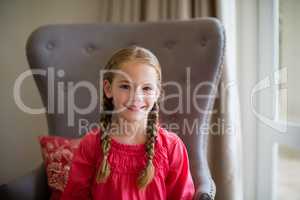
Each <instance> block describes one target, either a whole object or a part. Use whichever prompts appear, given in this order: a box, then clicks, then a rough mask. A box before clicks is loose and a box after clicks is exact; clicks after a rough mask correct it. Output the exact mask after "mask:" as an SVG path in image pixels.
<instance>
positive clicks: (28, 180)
mask: <svg viewBox="0 0 300 200" xmlns="http://www.w3.org/2000/svg"><path fill="white" fill-rule="evenodd" d="M49 198H50V193H49V189H48V184H47V176H46V173H45V167H44V165H43V164H41V165H40V166H39V167H38V168H37V169H35V170H33V171H32V172H30V173H29V174H27V175H25V176H22V177H20V178H18V179H16V180H14V181H12V182H10V183H8V184H4V185H1V186H0V199H5V200H19V199H22V200H48V199H49Z"/></svg>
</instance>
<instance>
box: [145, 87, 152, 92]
mask: <svg viewBox="0 0 300 200" xmlns="http://www.w3.org/2000/svg"><path fill="white" fill-rule="evenodd" d="M143 90H144V91H147V92H148V91H152V88H151V87H144V88H143Z"/></svg>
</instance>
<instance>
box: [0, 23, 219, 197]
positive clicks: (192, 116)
mask: <svg viewBox="0 0 300 200" xmlns="http://www.w3.org/2000/svg"><path fill="white" fill-rule="evenodd" d="M224 43H225V41H224V31H223V27H222V25H221V24H220V22H219V21H218V20H216V19H214V18H201V19H193V20H187V21H161V22H143V23H132V24H108V23H107V24H68V25H47V26H43V27H40V28H38V29H37V30H36V31H34V32H33V33H32V34H31V36H30V38H29V40H28V43H27V49H26V53H27V58H28V62H29V66H30V68H31V69H32V70H36V69H39V70H45V72H46V74H44V75H38V74H35V75H34V79H35V81H36V84H37V86H38V89H39V92H40V94H41V97H42V101H43V103H44V105H45V107H47V105H48V104H49V105H50V104H51V103H52V105H53V106H54V107H53V110H52V111H53V112H50V111H51V110H50V111H49V112H48V113H47V120H48V127H49V134H50V135H58V136H65V137H80V135H82V134H84V133H85V131H86V130H84V129H82V124H80V122H83V121H85V122H86V121H88V122H89V123H97V121H98V116H99V109H98V107H99V102H97V105H96V106H95V107H94V109H92V110H91V112H89V113H85V114H82V113H81V114H80V113H78V112H68V104H70V103H71V101H73V100H70V99H68V94H70V88H69V87H67V86H68V83H70V82H73V83H74V84H76V83H77V82H78V81H82V80H84V81H87V82H88V83H91V84H92V85H93V86H94V87H95V91H97V92H98V91H99V87H100V85H99V80H98V79H99V70H100V69H101V68H102V67H103V66H104V65H105V63H106V61H107V60H108V58H109V56H110V55H111V54H112V53H113V52H114V51H115V50H116V49H119V48H121V47H125V46H128V45H133V44H136V45H139V46H143V47H146V48H148V49H150V50H152V51H153V52H154V54H156V55H157V57H158V59H159V60H160V63H161V66H162V74H163V77H162V78H163V83H164V82H168V81H177V83H180V85H181V86H182V89H183V91H182V92H183V93H182V94H184V95H182V96H180V97H182V103H183V105H185V106H184V107H183V111H182V112H181V111H178V112H175V113H164V112H160V118H161V119H160V121H161V123H162V124H165V125H167V124H170V123H177V124H179V125H180V129H179V130H174V132H176V133H177V134H178V135H179V136H180V137H181V138H182V140H183V141H184V143H185V144H186V146H187V150H188V153H189V159H190V167H191V172H192V176H193V180H194V183H195V187H196V190H197V198H196V199H201V200H206V199H207V200H209V199H213V198H214V194H215V192H216V188H215V184H214V182H213V180H212V178H211V174H210V170H209V167H208V162H207V159H206V148H207V133H205V132H204V131H203V129H202V128H201V127H203V126H206V125H207V124H209V122H210V118H211V114H210V112H209V111H211V110H212V108H213V104H214V101H215V97H216V90H215V89H217V85H218V84H219V81H220V76H221V71H222V61H223V60H222V59H223V54H224ZM50 76H52V78H53V79H48V78H49V77H50ZM187 76H190V78H189V80H190V85H189V84H188V83H187ZM49 80H50V82H49ZM51 81H52V82H51ZM207 82H209V83H211V84H213V85H214V86H215V88H213V87H211V85H208V84H206V85H205V84H204V86H203V85H202V87H200V88H196V87H197V85H199V84H200V83H207ZM48 83H51V84H53V88H52V89H51V87H48V86H49V85H48ZM58 83H61V84H62V83H64V87H63V88H64V90H63V92H61V90H58ZM189 86H190V88H189ZM164 89H165V90H164V92H165V95H168V94H172V93H174V88H170V87H165V88H164ZM188 90H189V91H190V95H192V94H193V92H194V91H195V90H197V91H198V92H197V94H201V95H207V96H206V98H199V99H196V101H195V102H196V104H197V107H198V109H196V108H194V107H193V106H194V104H193V99H192V98H191V97H190V96H189V95H185V94H187V92H188ZM59 95H60V97H59ZM74 97H75V98H74V102H75V103H76V106H77V107H79V108H83V107H87V106H88V105H89V104H90V101H91V95H90V93H89V91H88V90H87V89H86V88H84V87H78V88H77V90H76V93H74ZM58 98H63V105H60V106H64V112H62V113H61V112H60V113H59V112H58V106H59V105H58ZM189 101H190V102H189ZM195 102H194V103H195ZM189 103H192V105H191V109H190V111H188V110H187V108H186V105H187V104H189ZM176 105H178V99H177V98H171V99H166V102H165V104H164V106H165V109H167V110H169V111H170V110H171V109H172V108H174V107H176ZM60 109H61V107H60ZM199 109H202V111H201V110H199ZM187 122H188V124H189V126H190V128H192V124H193V123H194V122H196V123H198V124H197V125H198V126H196V127H194V129H192V130H191V132H189V133H186V132H185V131H186V130H183V129H184V128H187V127H184V126H185V125H186V124H185V125H184V123H187ZM171 130H172V129H171ZM184 133H185V134H184ZM49 196H50V194H49V190H48V187H47V177H46V175H45V169H44V167H43V165H41V166H39V168H38V169H37V170H36V171H33V172H32V173H31V174H30V175H27V176H24V177H22V178H20V179H17V180H15V181H14V182H11V183H8V184H6V185H2V186H1V187H0V199H5V200H9V199H22V200H24V199H32V200H33V199H36V200H41V199H49Z"/></svg>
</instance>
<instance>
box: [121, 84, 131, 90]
mask: <svg viewBox="0 0 300 200" xmlns="http://www.w3.org/2000/svg"><path fill="white" fill-rule="evenodd" d="M120 88H121V89H125V90H128V89H129V88H130V87H129V85H120Z"/></svg>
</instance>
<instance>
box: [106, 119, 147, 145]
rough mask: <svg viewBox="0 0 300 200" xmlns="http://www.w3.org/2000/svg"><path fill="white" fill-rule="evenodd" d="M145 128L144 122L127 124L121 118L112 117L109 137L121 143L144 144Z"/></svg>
mask: <svg viewBox="0 0 300 200" xmlns="http://www.w3.org/2000/svg"><path fill="white" fill-rule="evenodd" d="M146 127H147V123H146V121H141V122H128V121H126V120H125V119H123V118H118V117H112V123H111V129H110V135H111V137H113V138H114V139H117V140H119V141H120V142H123V143H128V144H130V143H144V142H145V140H146Z"/></svg>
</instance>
